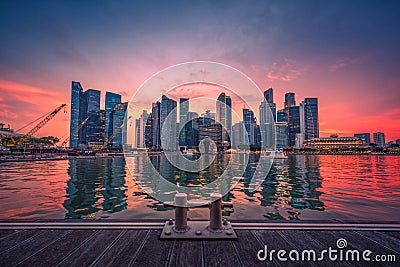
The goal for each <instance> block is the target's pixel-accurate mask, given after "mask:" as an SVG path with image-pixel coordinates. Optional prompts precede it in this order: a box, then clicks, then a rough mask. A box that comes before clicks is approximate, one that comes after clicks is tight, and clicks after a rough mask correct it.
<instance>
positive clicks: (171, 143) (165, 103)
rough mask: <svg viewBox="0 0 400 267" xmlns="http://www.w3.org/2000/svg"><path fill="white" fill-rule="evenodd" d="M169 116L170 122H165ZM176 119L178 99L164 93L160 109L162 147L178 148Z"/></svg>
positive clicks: (164, 148)
mask: <svg viewBox="0 0 400 267" xmlns="http://www.w3.org/2000/svg"><path fill="white" fill-rule="evenodd" d="M167 116H169V118H170V119H169V120H168V123H165V121H166V119H167ZM176 119H177V111H176V101H175V100H173V99H171V98H169V97H167V96H165V95H163V96H162V98H161V110H160V125H161V129H160V130H161V139H162V142H163V143H164V147H162V149H163V150H168V151H172V150H178V143H177V139H178V136H177V127H176V126H177V125H176Z"/></svg>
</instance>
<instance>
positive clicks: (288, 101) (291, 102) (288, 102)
mask: <svg viewBox="0 0 400 267" xmlns="http://www.w3.org/2000/svg"><path fill="white" fill-rule="evenodd" d="M293 106H296V100H295V97H294V93H291V92H290V93H286V94H285V110H286V111H288V110H289V108H290V107H293Z"/></svg>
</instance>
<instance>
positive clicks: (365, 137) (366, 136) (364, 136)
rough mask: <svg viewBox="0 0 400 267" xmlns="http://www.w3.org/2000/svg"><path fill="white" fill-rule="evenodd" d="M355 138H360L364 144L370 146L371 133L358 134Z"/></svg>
mask: <svg viewBox="0 0 400 267" xmlns="http://www.w3.org/2000/svg"><path fill="white" fill-rule="evenodd" d="M354 137H358V138H361V139H363V141H364V143H366V144H368V145H369V144H370V143H371V134H370V133H356V134H354Z"/></svg>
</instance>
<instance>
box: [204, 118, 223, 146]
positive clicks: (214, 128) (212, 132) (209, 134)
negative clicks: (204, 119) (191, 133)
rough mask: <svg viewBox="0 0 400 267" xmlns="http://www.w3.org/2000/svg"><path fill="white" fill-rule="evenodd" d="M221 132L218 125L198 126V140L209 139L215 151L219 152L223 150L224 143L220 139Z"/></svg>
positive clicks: (220, 126)
mask: <svg viewBox="0 0 400 267" xmlns="http://www.w3.org/2000/svg"><path fill="white" fill-rule="evenodd" d="M222 132H223V129H222V125H221V124H220V123H212V124H206V125H199V140H203V139H205V138H209V139H211V140H212V141H214V143H215V145H216V149H217V151H221V150H222V149H223V141H224V140H223V139H222ZM210 152H211V151H210Z"/></svg>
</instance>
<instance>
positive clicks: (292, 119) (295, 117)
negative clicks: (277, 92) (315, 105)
mask: <svg viewBox="0 0 400 267" xmlns="http://www.w3.org/2000/svg"><path fill="white" fill-rule="evenodd" d="M288 125H289V146H295V145H296V134H298V133H300V108H299V106H291V107H289V123H288Z"/></svg>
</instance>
